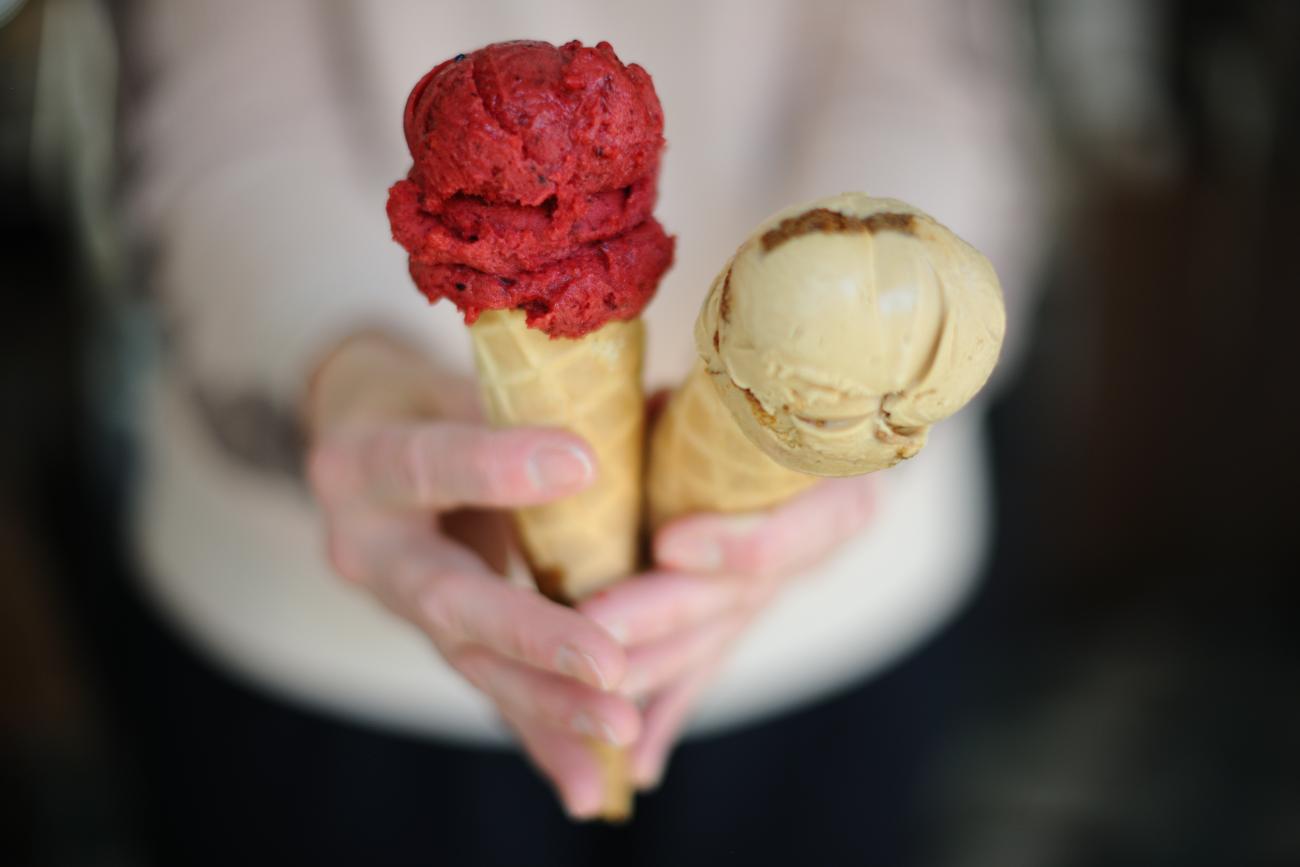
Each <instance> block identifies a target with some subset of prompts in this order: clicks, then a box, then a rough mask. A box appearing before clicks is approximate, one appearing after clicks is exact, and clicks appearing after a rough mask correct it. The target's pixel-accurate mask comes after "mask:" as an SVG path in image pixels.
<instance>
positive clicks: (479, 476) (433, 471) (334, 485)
mask: <svg viewBox="0 0 1300 867" xmlns="http://www.w3.org/2000/svg"><path fill="white" fill-rule="evenodd" d="M308 473H309V475H310V478H311V481H312V484H313V486H314V487H315V488H316V490H317V492H318V493H320V495H321V496H322V497H323V498H324V499H325V500H326V501H327V502H338V501H340V500H344V499H348V498H357V497H362V498H366V499H371V500H376V501H378V502H381V503H384V504H387V505H393V506H405V507H420V508H428V509H439V510H444V509H452V508H456V507H459V506H491V507H497V508H511V507H517V506H529V505H534V504H537V503H544V502H548V501H550V500H554V499H557V498H559V497H563V496H566V495H568V494H572V493H576V492H577V491H580V490H582V489H583V488H585V487H586V486H587V485H589V484H590V483H591V482H592V481H593V480H594V479H595V477H596V461H595V456H594V454H593V453H592V451H591V448H590V447H589V446H588V445H587V444H586V443H585V442H584V441H583V440H582V439H581V438H580V437H577V436H574V435H573V434H570V433H567V432H565V431H562V430H553V429H549V428H513V429H509V430H492V429H490V428H486V427H483V426H481V425H473V424H462V423H457V422H431V423H427V424H418V425H405V426H402V425H389V426H385V427H381V428H378V429H373V430H367V431H362V432H352V433H349V434H340V435H338V436H336V437H334V438H333V439H331V440H328V441H326V442H324V443H322V444H321V445H320V446H318V447H317V448H316V449H315V450H314V451H313V453H312V456H311V458H310V461H309V464H308Z"/></svg>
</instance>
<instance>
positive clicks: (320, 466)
mask: <svg viewBox="0 0 1300 867" xmlns="http://www.w3.org/2000/svg"><path fill="white" fill-rule="evenodd" d="M333 463H334V462H333V460H332V456H331V455H330V453H329V452H328V451H327V450H325V449H324V448H321V447H319V446H317V447H316V448H313V449H312V450H311V451H310V452H308V453H307V467H306V470H307V483H308V484H309V485H310V486H311V489H312V490H313V491H314V492H315V493H316V496H318V497H320V498H322V499H324V498H326V497H327V496H328V495H329V494H330V493H332V489H333V487H334V467H333Z"/></svg>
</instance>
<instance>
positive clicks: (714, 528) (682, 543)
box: [654, 476, 874, 576]
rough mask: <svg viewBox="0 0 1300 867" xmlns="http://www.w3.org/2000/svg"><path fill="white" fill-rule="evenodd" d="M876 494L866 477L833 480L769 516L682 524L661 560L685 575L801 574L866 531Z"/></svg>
mask: <svg viewBox="0 0 1300 867" xmlns="http://www.w3.org/2000/svg"><path fill="white" fill-rule="evenodd" d="M873 488H874V485H873V483H872V482H871V481H870V480H869V479H868V478H867V477H864V476H859V477H856V478H848V479H833V480H828V481H825V482H822V483H821V484H819V485H817V486H816V487H815V488H813V489H812V490H810V491H808V492H806V493H804V494H801V495H800V496H798V497H796V498H794V499H793V500H791V501H790V502H789V503H786V504H784V505H781V506H778V507H777V508H774V509H772V510H770V511H767V512H761V513H752V514H747V515H717V514H705V515H694V516H691V517H687V518H682V519H680V520H678V521H674V522H673V523H671V524H669V525H668V526H666V527H664V528H663V529H662V530H660V531H659V533H658V535H657V536H656V537H655V541H654V551H655V559H656V561H657V562H658V563H660V564H661V565H663V566H666V567H668V568H672V569H679V570H682V571H685V572H708V573H719V572H722V573H732V574H740V575H760V576H762V575H779V574H783V573H786V572H789V571H792V570H795V569H799V568H802V567H805V566H808V565H811V564H812V563H815V562H817V561H818V560H820V559H821V558H822V557H824V556H825V555H826V554H828V553H829V552H830V551H831V550H833V549H834V548H835V547H836V546H837V545H839V544H840V543H842V542H843V541H844V540H845V539H847V538H849V537H850V536H852V535H854V534H855V533H857V532H859V531H860V530H861V529H862V528H863V527H864V526H865V525H866V523H867V521H868V519H869V518H870V516H871V512H872V503H873V499H874V498H873V496H872V491H873Z"/></svg>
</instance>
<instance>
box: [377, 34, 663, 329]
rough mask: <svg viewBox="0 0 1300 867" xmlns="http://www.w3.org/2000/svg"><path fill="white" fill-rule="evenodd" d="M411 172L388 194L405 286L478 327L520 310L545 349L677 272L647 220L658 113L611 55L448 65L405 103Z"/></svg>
mask: <svg viewBox="0 0 1300 867" xmlns="http://www.w3.org/2000/svg"><path fill="white" fill-rule="evenodd" d="M404 126H405V133H406V142H407V145H408V147H409V148H410V150H411V156H412V159H413V160H414V165H413V166H412V168H411V171H410V174H409V175H408V177H407V179H406V180H402V181H398V182H397V183H396V184H394V185H393V187H392V188H391V189H390V190H389V196H388V216H389V220H390V222H391V224H392V229H393V237H394V238H395V239H396V240H397V241H398V242H399V243H401V244H402V246H403V247H405V248H406V250H407V251H408V252H409V253H410V261H411V275H412V277H413V278H414V279H415V282H416V285H417V286H418V287H419V289H420V291H421V292H422V293H424V295H425V296H426V297H427V298H429V300H430V301H436V300H438V299H439V298H448V299H450V300H451V301H452V302H453V303H454V304H456V306H457V307H458V308H460V310H461V312H462V313H463V314H464V316H465V321H466V323H473V322H474V320H475V319H476V318H477V317H478V315H479V313H480V312H482V311H483V310H491V309H513V308H520V309H523V310H524V311H526V313H527V317H528V324H529V325H530V326H533V327H535V328H540V329H541V330H543V331H545V332H547V333H548V334H550V335H551V336H552V337H580V336H582V335H584V334H587V333H589V332H590V331H593V330H595V329H597V328H599V327H600V326H601V325H604V324H605V323H606V322H608V321H610V320H612V319H630V318H633V317H635V316H637V315H638V314H640V312H641V310H642V308H643V307H644V306H645V304H646V302H647V301H649V299H650V296H651V295H653V294H654V290H655V287H656V286H657V285H658V282H659V278H660V277H661V276H662V275H663V273H664V271H666V270H667V268H668V266H669V265H670V264H671V263H672V256H673V239H672V238H670V237H669V236H668V235H667V234H666V233H665V232H664V230H663V227H661V226H660V225H659V223H658V222H656V221H655V220H654V218H653V217H651V216H650V212H651V210H652V209H653V207H654V202H655V195H656V182H657V179H658V173H659V158H660V155H661V154H662V152H663V146H664V138H663V111H662V109H661V108H660V106H659V99H658V97H657V96H656V95H655V91H654V85H653V83H652V82H651V80H650V76H649V75H648V74H647V73H646V72H645V70H643V69H642V68H641V67H639V66H637V65H636V64H632V65H628V66H624V65H623V63H622V62H621V61H619V59H618V57H617V55H615V54H614V50H613V49H612V48H611V47H610V46H609V44H608V43H606V42H602V43H600V44H599V45H597V46H596V47H595V48H588V47H584V46H583V45H582V44H581V43H578V42H570V43H568V44H566V45H563V46H560V47H558V48H557V47H555V46H553V45H550V44H548V43H545V42H503V43H499V44H496V45H489V46H487V47H486V48H482V49H480V50H478V51H475V52H473V53H471V54H468V55H457V56H456V57H455V58H453V59H451V60H448V61H445V62H443V63H441V64H439V65H438V66H436V67H434V69H433V70H432V71H431V72H429V74H428V75H426V76H424V78H422V79H420V81H419V83H417V84H416V86H415V88H414V89H413V90H412V91H411V95H410V97H409V98H408V100H407V103H406V113H405V116H404Z"/></svg>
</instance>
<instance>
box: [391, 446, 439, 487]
mask: <svg viewBox="0 0 1300 867" xmlns="http://www.w3.org/2000/svg"><path fill="white" fill-rule="evenodd" d="M434 454H435V451H434V449H433V448H432V443H431V442H430V437H429V435H428V434H427V433H426V432H424V431H420V432H416V433H412V434H411V435H410V436H407V437H405V438H404V440H403V442H402V445H401V449H400V452H399V454H398V460H397V470H398V473H399V474H400V479H399V483H400V484H401V486H402V487H403V488H404V489H406V490H408V491H410V492H411V494H412V495H413V497H414V498H415V500H416V501H417V502H419V503H430V502H432V501H433V500H434V498H435V497H436V496H437V493H438V487H439V481H438V477H437V476H438V473H437V471H438V463H437V461H436V460H435V459H434V458H433V455H434Z"/></svg>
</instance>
